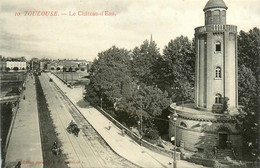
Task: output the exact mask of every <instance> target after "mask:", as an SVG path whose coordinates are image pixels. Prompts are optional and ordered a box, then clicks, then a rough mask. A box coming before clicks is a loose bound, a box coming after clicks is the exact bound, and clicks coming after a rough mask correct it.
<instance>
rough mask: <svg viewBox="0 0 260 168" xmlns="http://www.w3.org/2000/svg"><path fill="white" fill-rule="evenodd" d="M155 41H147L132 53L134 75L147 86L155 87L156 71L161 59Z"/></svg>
mask: <svg viewBox="0 0 260 168" xmlns="http://www.w3.org/2000/svg"><path fill="white" fill-rule="evenodd" d="M160 56H161V55H160V52H159V48H157V45H156V43H155V41H152V40H151V41H150V42H149V41H148V40H145V41H144V42H143V44H142V45H141V46H140V47H135V48H134V50H133V52H132V75H133V77H135V78H137V79H138V80H139V81H141V82H143V83H145V84H146V85H155V82H154V80H155V77H154V73H153V72H154V69H155V68H156V67H155V65H156V62H157V60H158V59H159V57H160Z"/></svg>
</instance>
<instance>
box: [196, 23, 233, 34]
mask: <svg viewBox="0 0 260 168" xmlns="http://www.w3.org/2000/svg"><path fill="white" fill-rule="evenodd" d="M211 31H232V32H235V33H236V32H237V26H234V25H207V26H201V27H197V28H195V33H203V32H211Z"/></svg>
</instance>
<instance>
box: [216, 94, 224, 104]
mask: <svg viewBox="0 0 260 168" xmlns="http://www.w3.org/2000/svg"><path fill="white" fill-rule="evenodd" d="M221 98H222V96H221V94H219V93H218V94H216V96H215V103H216V104H220V103H221Z"/></svg>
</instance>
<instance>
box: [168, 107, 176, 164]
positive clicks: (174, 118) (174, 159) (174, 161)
mask: <svg viewBox="0 0 260 168" xmlns="http://www.w3.org/2000/svg"><path fill="white" fill-rule="evenodd" d="M177 117H178V114H177V113H176V111H175V110H174V114H173V118H172V119H173V121H174V158H173V168H177V163H176V145H177V138H176V137H177V133H176V132H177V131H176V126H177V124H176V122H177ZM168 118H171V117H170V116H168ZM171 140H172V139H171Z"/></svg>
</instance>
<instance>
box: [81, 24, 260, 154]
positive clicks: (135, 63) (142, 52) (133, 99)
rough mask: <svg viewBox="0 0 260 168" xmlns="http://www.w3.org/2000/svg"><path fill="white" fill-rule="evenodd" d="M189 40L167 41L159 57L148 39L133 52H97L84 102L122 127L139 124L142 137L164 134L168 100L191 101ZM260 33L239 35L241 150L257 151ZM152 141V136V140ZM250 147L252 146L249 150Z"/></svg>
mask: <svg viewBox="0 0 260 168" xmlns="http://www.w3.org/2000/svg"><path fill="white" fill-rule="evenodd" d="M194 46H195V45H193V41H190V40H189V39H188V38H187V37H184V36H180V37H177V38H175V39H174V40H171V41H170V42H169V43H168V45H167V46H165V48H164V49H163V54H160V52H159V48H158V47H157V45H156V43H155V42H154V41H153V40H150V41H148V40H146V41H144V42H143V44H141V45H140V46H139V47H135V48H134V49H133V50H132V51H129V50H126V49H123V48H117V47H115V46H113V47H111V48H109V49H108V50H106V51H103V52H101V53H99V54H98V58H97V59H95V60H94V62H93V66H92V68H91V74H90V75H91V78H90V84H89V85H88V86H86V90H87V93H88V94H87V95H86V99H87V100H88V101H89V102H91V103H92V104H94V105H101V104H102V105H101V106H102V107H103V108H106V110H107V111H109V112H110V113H111V114H112V115H113V116H114V117H115V118H117V119H118V120H120V121H121V122H122V123H124V124H125V125H127V126H140V125H138V123H139V122H138V121H139V120H140V115H141V113H142V116H143V127H144V132H143V133H144V134H145V135H147V136H151V134H153V135H156V133H157V132H158V131H159V132H160V133H165V131H166V132H167V127H168V122H167V120H165V119H167V115H168V113H167V110H165V109H166V108H167V107H168V106H169V105H170V103H171V102H172V101H175V102H176V101H182V100H193V98H194V93H193V92H194V78H195V75H194V73H195V49H194ZM259 46H260V31H259V29H258V28H254V29H252V30H250V31H249V32H244V31H241V32H240V33H239V35H238V75H239V76H238V84H239V88H238V90H239V104H241V105H243V106H244V113H243V115H241V120H242V121H243V124H242V127H241V129H242V131H243V136H244V139H245V141H244V142H245V146H247V147H249V148H250V150H248V151H250V152H251V153H256V148H257V146H258V144H257V138H258V137H257V136H258V134H257V133H256V132H257V129H256V128H257V123H258V120H257V117H256V116H257V115H258V113H257V112H258V107H257V105H258V100H259V99H258V95H259V93H258V90H259V86H257V79H258V76H257V75H258V74H260V73H259V69H258V68H259V64H258V63H259V61H258V62H257V61H256V60H257V59H259V56H260V51H259V50H260V47H259ZM155 137H156V136H155ZM250 144H252V145H251V146H250ZM253 150H255V151H253Z"/></svg>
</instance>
